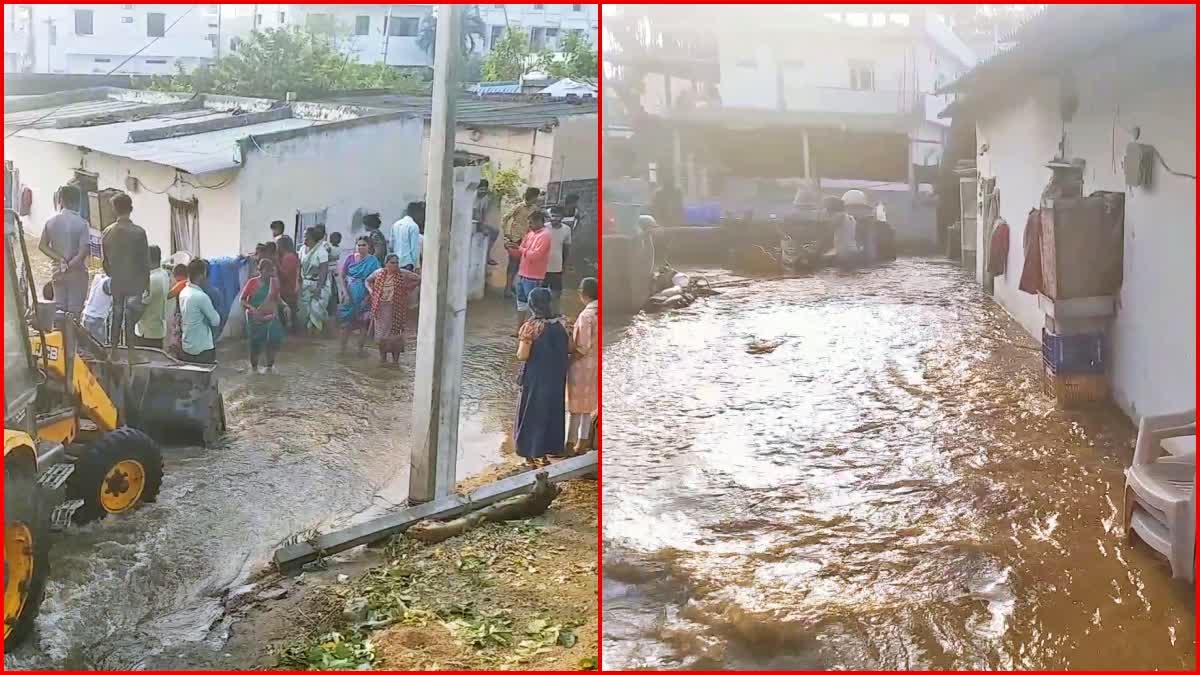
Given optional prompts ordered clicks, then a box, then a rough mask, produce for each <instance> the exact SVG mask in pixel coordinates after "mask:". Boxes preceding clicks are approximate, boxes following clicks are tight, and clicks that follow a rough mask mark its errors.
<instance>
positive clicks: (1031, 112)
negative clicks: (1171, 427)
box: [977, 26, 1196, 419]
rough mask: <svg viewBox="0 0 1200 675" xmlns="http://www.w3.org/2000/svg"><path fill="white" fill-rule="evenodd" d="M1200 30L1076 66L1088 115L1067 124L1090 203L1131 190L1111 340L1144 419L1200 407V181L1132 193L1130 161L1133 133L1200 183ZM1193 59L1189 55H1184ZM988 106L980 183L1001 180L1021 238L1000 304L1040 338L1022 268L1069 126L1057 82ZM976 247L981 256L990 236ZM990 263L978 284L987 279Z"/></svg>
mask: <svg viewBox="0 0 1200 675" xmlns="http://www.w3.org/2000/svg"><path fill="white" fill-rule="evenodd" d="M1194 53H1195V27H1194V26H1182V27H1179V28H1177V29H1174V30H1170V31H1169V32H1164V33H1156V34H1152V35H1147V36H1144V37H1143V38H1142V39H1141V40H1139V41H1138V42H1136V43H1135V42H1132V41H1127V42H1126V43H1123V44H1122V45H1121V48H1120V49H1106V50H1100V51H1098V52H1096V53H1095V54H1093V55H1091V56H1089V57H1088V58H1087V59H1086V60H1082V61H1081V62H1079V63H1076V64H1074V69H1075V77H1076V80H1075V81H1076V87H1077V89H1078V91H1079V108H1078V113H1077V114H1076V116H1075V118H1074V120H1073V121H1071V122H1070V124H1069V125H1068V126H1067V155H1068V156H1069V157H1080V158H1083V159H1085V160H1086V161H1087V168H1086V170H1085V173H1084V193H1085V194H1087V193H1090V192H1093V191H1095V190H1112V191H1124V192H1125V194H1126V197H1125V200H1126V201H1125V249H1124V277H1125V278H1124V285H1123V286H1122V288H1121V293H1120V303H1119V304H1120V309H1119V310H1118V314H1117V317H1116V319H1115V320H1114V322H1113V324H1112V326H1111V328H1110V331H1109V334H1110V336H1111V347H1110V354H1109V358H1110V368H1109V372H1110V377H1111V380H1112V388H1113V395H1114V399H1115V400H1116V402H1117V403H1118V404H1119V405H1120V406H1121V407H1122V408H1123V409H1124V410H1125V412H1126V413H1128V414H1129V415H1130V416H1131V417H1133V418H1134V419H1137V418H1138V417H1139V416H1141V415H1145V414H1155V413H1161V412H1168V411H1172V410H1176V409H1181V408H1189V407H1194V405H1195V391H1196V378H1195V371H1196V357H1195V344H1196V328H1195V326H1196V257H1195V253H1196V230H1195V223H1196V182H1195V180H1193V179H1186V178H1179V177H1175V176H1170V175H1168V174H1166V173H1165V172H1163V171H1160V170H1158V169H1161V167H1156V171H1155V179H1154V180H1155V184H1154V185H1153V186H1152V187H1150V188H1148V189H1146V188H1129V189H1126V187H1125V184H1124V173H1123V171H1124V170H1123V167H1122V158H1123V152H1124V147H1125V144H1126V143H1127V142H1129V141H1130V140H1131V135H1130V130H1131V129H1133V128H1134V127H1135V126H1136V127H1140V129H1141V142H1143V143H1149V144H1152V145H1154V146H1155V147H1156V148H1157V149H1158V150H1159V151H1160V152H1161V153H1162V155H1163V156H1164V158H1165V160H1166V162H1167V163H1168V164H1170V165H1171V167H1172V168H1173V169H1175V170H1176V171H1183V172H1186V173H1193V174H1194V173H1195V169H1196V155H1195V153H1196V150H1195V147H1196V104H1195V96H1196V92H1195V70H1194V63H1193V59H1192V58H1191V55H1193V54H1194ZM1181 55H1185V56H1181ZM1023 85H1024V86H1023V89H1022V90H1021V91H1018V92H1014V93H1013V94H1011V95H1009V96H1007V97H1006V98H1005V99H1004V100H1003V101H1001V102H998V103H997V104H995V105H993V106H988V107H987V108H986V109H985V110H984V112H983V113H982V114H981V117H980V119H979V123H978V143H979V145H980V147H982V146H983V145H984V144H986V145H987V146H988V147H989V149H988V151H987V152H986V153H985V154H984V155H983V156H982V157H979V158H978V161H979V169H980V175H981V176H982V177H996V179H997V186H998V187H999V189H1000V199H1001V209H1000V213H1001V215H1002V216H1003V217H1004V218H1005V219H1006V220H1007V221H1008V223H1009V226H1010V228H1011V242H1012V244H1011V246H1010V249H1009V256H1008V269H1009V270H1010V271H1009V273H1008V274H1007V275H1005V276H1002V277H997V278H996V280H995V296H996V299H997V301H999V302H1000V303H1001V304H1002V305H1003V306H1004V307H1005V308H1007V309H1008V310H1009V311H1010V312H1011V313H1012V314H1013V316H1014V317H1016V319H1017V320H1018V321H1020V322H1021V324H1022V325H1023V326H1024V327H1025V328H1026V330H1028V331H1029V332H1030V333H1031V334H1033V335H1034V336H1035V337H1039V338H1040V335H1041V328H1042V324H1043V320H1044V319H1043V313H1042V311H1041V310H1040V309H1039V308H1038V305H1037V299H1036V297H1035V296H1032V295H1028V294H1025V293H1021V292H1020V291H1019V290H1017V284H1018V282H1019V277H1020V270H1021V267H1022V265H1023V263H1024V253H1023V250H1022V247H1021V242H1022V241H1023V239H1024V233H1025V227H1024V225H1025V220H1026V214H1027V213H1028V211H1029V209H1030V208H1031V207H1033V206H1036V205H1037V204H1038V201H1039V197H1040V194H1041V191H1042V188H1043V187H1044V186H1045V184H1046V182H1047V181H1048V179H1049V175H1050V172H1049V170H1048V169H1046V168H1044V167H1043V166H1042V165H1043V164H1044V163H1045V162H1046V161H1048V160H1049V159H1050V158H1051V157H1053V156H1054V155H1055V153H1056V150H1057V144H1058V142H1059V138H1060V133H1061V131H1062V124H1061V122H1060V115H1059V106H1058V100H1059V94H1058V84H1057V82H1055V81H1053V80H1049V79H1046V80H1040V81H1036V82H1028V83H1023ZM980 229H981V232H980V241H979V242H978V245H979V247H980V250H983V247H984V242H983V241H982V239H983V236H984V235H983V232H982V229H983V228H980ZM982 264H983V262H982V256H981V257H980V261H979V266H980V268H979V269H978V270H977V276H978V277H979V278H982Z"/></svg>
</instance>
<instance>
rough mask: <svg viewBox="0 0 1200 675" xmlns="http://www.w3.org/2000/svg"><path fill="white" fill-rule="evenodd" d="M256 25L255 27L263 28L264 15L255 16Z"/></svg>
mask: <svg viewBox="0 0 1200 675" xmlns="http://www.w3.org/2000/svg"><path fill="white" fill-rule="evenodd" d="M254 25H255V26H261V25H262V14H255V15H254Z"/></svg>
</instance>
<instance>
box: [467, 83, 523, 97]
mask: <svg viewBox="0 0 1200 675" xmlns="http://www.w3.org/2000/svg"><path fill="white" fill-rule="evenodd" d="M475 91H476V92H478V93H480V94H519V93H521V83H520V82H480V83H479V84H477V85H475Z"/></svg>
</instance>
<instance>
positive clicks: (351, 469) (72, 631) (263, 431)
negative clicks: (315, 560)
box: [5, 301, 516, 669]
mask: <svg viewBox="0 0 1200 675" xmlns="http://www.w3.org/2000/svg"><path fill="white" fill-rule="evenodd" d="M415 318H416V317H415V315H414V316H413V317H412V319H413V320H414V322H415ZM512 324H513V310H512V308H511V306H510V303H509V302H507V301H506V302H504V303H503V304H501V303H500V302H499V301H494V302H493V301H488V302H484V303H473V304H472V305H471V311H470V312H468V329H467V330H468V333H467V345H466V355H465V357H464V395H463V403H462V406H463V408H462V415H463V418H462V423H461V441H462V442H461V444H460V452H459V458H458V473H459V476H460V477H465V476H467V475H470V474H472V473H477V472H479V471H481V470H482V469H484V468H486V467H487V466H489V465H490V464H493V463H495V462H497V461H498V460H499V459H500V451H501V450H500V449H501V444H502V443H503V441H504V439H505V438H506V437H507V436H508V434H509V433H510V432H511V428H512V424H511V419H512V411H513V408H514V406H515V401H516V399H515V396H516V394H515V392H516V385H515V374H516V370H515V365H514V364H515V362H514V359H513V354H514V353H515V346H514V343H515V340H514V338H512V337H511V335H510V333H511V332H512V330H513V325H512ZM414 327H415V323H414ZM406 356H407V358H406V359H402V363H401V365H400V367H398V368H397V367H394V366H390V367H389V366H380V365H379V363H378V356H377V355H376V354H375V353H374V352H372V351H368V352H367V354H366V355H365V356H361V357H360V356H357V355H355V354H354V353H353V351H352V352H351V354H349V355H339V353H338V347H337V342H336V341H307V340H304V341H299V340H293V341H291V342H290V343H287V344H285V347H284V352H283V353H282V354H281V356H280V358H279V362H278V364H277V367H276V368H277V371H278V372H277V374H275V375H268V376H259V375H251V374H247V373H246V372H244V371H245V370H246V366H247V364H246V361H245V349H244V347H242V346H241V345H232V346H227V347H223V349H222V354H221V359H222V362H223V363H225V364H226V365H225V366H223V367H222V368H220V369H219V373H220V375H221V380H222V389H223V391H224V393H225V402H226V407H227V410H228V419H229V432H228V434H227V436H226V438H225V439H224V440H223V441H222V442H221V443H220V444H219V445H218V446H217V447H213V448H209V449H201V448H170V449H167V450H166V451H165V455H166V477H165V480H164V483H163V488H162V492H161V496H160V498H159V500H158V502H157V503H155V504H152V505H147V506H146V507H145V508H143V509H140V510H139V511H137V512H135V513H133V514H130V515H129V516H127V517H124V518H110V519H107V520H105V521H102V522H100V523H97V524H93V525H89V526H86V527H83V528H78V529H75V530H74V531H72V532H71V533H69V534H67V535H64V536H62V537H59V538H58V539H57V540H56V541H55V548H54V549H53V554H52V576H51V581H50V583H49V587H48V590H47V594H46V601H45V604H44V605H43V608H42V614H41V616H40V617H39V621H38V630H37V633H36V634H35V636H34V639H33V640H31V644H28V645H23V646H22V647H21V648H20V649H19V650H17V651H16V653H14V654H10V655H6V658H5V667H6V669H11V668H22V669H24V668H81V669H86V668H104V669H127V668H141V667H146V666H147V665H148V664H149V665H150V666H151V667H153V663H154V657H155V656H156V655H157V654H160V653H162V652H164V651H165V650H171V651H175V652H177V651H178V650H179V649H181V648H186V647H188V646H189V645H193V646H195V647H196V648H198V649H203V648H206V647H205V646H204V645H206V644H212V645H213V646H215V647H219V646H220V645H219V641H217V642H216V643H213V642H212V640H211V639H210V638H211V636H210V629H211V628H212V627H213V626H214V625H216V624H218V622H219V621H220V620H221V618H222V614H223V606H222V599H223V597H224V596H225V595H226V594H227V593H228V592H229V591H230V589H233V588H236V587H238V586H239V585H242V584H244V583H245V582H246V581H247V579H248V578H249V577H250V576H251V575H252V574H254V573H255V572H257V571H259V570H260V569H262V568H263V566H264V565H265V564H266V563H267V562H268V561H269V559H270V556H271V554H272V553H273V552H274V550H275V548H276V547H277V546H278V545H279V544H280V543H281V542H283V541H285V540H286V539H287V538H289V537H291V536H293V535H295V534H297V533H302V532H305V531H308V530H311V529H313V528H319V527H327V526H329V525H331V524H333V523H336V522H338V521H339V520H342V521H344V520H346V519H348V518H350V517H352V516H353V514H354V513H355V512H357V511H361V510H363V509H366V508H369V507H372V506H376V507H377V506H380V504H378V503H377V502H378V501H379V499H380V497H378V496H377V495H378V493H379V492H380V491H381V490H384V488H385V487H387V486H389V484H390V485H391V486H396V485H399V486H400V489H399V490H395V489H388V490H385V491H386V492H387V494H388V495H389V496H391V495H393V494H395V493H398V497H399V499H403V498H404V492H405V491H404V489H403V487H404V486H405V485H407V480H408V459H409V449H410V445H409V425H410V417H411V409H412V393H413V392H412V390H413V364H414V357H415V347H414V346H413V343H412V341H410V342H409V351H408V352H407V353H406ZM385 506H386V505H385ZM198 660H199V661H203V659H202V658H200V659H198Z"/></svg>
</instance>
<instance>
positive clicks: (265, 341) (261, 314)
mask: <svg viewBox="0 0 1200 675" xmlns="http://www.w3.org/2000/svg"><path fill="white" fill-rule="evenodd" d="M241 299H242V309H244V310H245V311H246V332H247V333H248V334H249V337H250V370H251V371H253V372H256V373H260V374H266V373H269V372H272V371H273V370H274V369H275V355H276V354H278V353H279V347H280V346H281V345H282V344H283V324H282V323H281V322H280V321H279V279H278V277H276V276H275V263H273V262H271V259H270V258H263V259H261V260H259V261H258V274H257V275H256V276H254V277H252V278H250V280H249V281H247V282H246V285H245V286H244V287H243V288H242V292H241ZM261 356H265V357H266V359H265V362H264V363H263V365H262V366H259V357H261Z"/></svg>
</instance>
